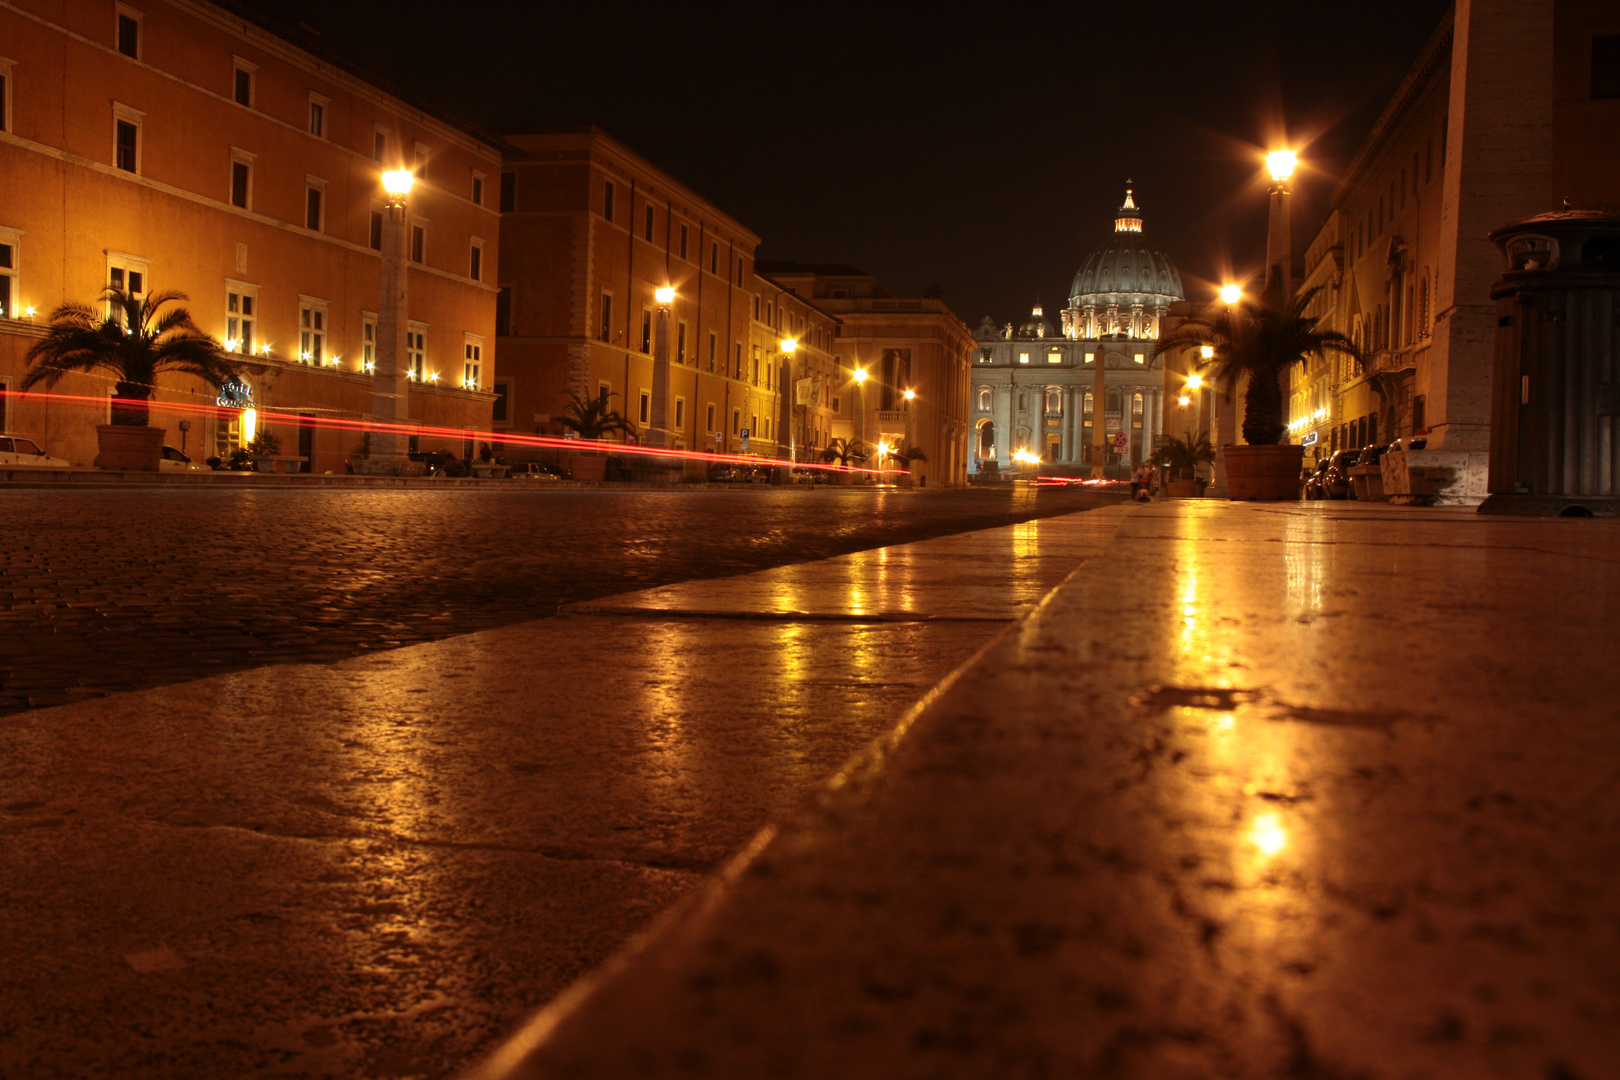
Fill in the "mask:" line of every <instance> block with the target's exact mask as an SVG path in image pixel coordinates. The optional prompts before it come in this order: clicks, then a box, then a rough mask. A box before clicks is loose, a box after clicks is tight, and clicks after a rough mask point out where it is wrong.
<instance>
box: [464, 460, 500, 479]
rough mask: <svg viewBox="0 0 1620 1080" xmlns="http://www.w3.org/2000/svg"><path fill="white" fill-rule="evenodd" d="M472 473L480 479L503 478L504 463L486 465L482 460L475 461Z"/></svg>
mask: <svg viewBox="0 0 1620 1080" xmlns="http://www.w3.org/2000/svg"><path fill="white" fill-rule="evenodd" d="M472 474H473V475H474V476H476V477H478V478H479V479H480V480H504V479H505V478H506V466H505V465H486V464H485V463H484V462H482V461H479V462H475V463H474V464H473V467H472Z"/></svg>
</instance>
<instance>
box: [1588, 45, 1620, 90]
mask: <svg viewBox="0 0 1620 1080" xmlns="http://www.w3.org/2000/svg"><path fill="white" fill-rule="evenodd" d="M1592 97H1593V98H1620V34H1599V35H1598V36H1596V37H1594V38H1593V39H1592Z"/></svg>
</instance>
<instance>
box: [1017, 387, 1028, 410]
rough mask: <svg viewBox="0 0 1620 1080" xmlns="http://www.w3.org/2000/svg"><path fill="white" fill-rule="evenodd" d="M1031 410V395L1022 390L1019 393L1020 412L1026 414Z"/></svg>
mask: <svg viewBox="0 0 1620 1080" xmlns="http://www.w3.org/2000/svg"><path fill="white" fill-rule="evenodd" d="M1028 409H1029V395H1028V394H1026V393H1024V392H1023V391H1022V390H1020V391H1018V411H1019V412H1026V411H1028Z"/></svg>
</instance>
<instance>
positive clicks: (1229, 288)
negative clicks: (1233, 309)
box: [1221, 285, 1243, 304]
mask: <svg viewBox="0 0 1620 1080" xmlns="http://www.w3.org/2000/svg"><path fill="white" fill-rule="evenodd" d="M1241 299H1243V287H1242V286H1241V285H1222V286H1221V303H1223V304H1235V303H1237V302H1238V301H1239V300H1241Z"/></svg>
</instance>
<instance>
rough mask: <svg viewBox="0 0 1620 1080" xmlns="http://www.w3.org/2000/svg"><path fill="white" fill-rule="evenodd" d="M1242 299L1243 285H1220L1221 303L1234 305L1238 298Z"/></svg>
mask: <svg viewBox="0 0 1620 1080" xmlns="http://www.w3.org/2000/svg"><path fill="white" fill-rule="evenodd" d="M1242 299H1243V286H1241V285H1231V284H1227V285H1222V286H1221V303H1223V304H1226V305H1228V306H1232V305H1236V304H1237V302H1238V301H1239V300H1242ZM1207 347H1208V346H1206V348H1207Z"/></svg>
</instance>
